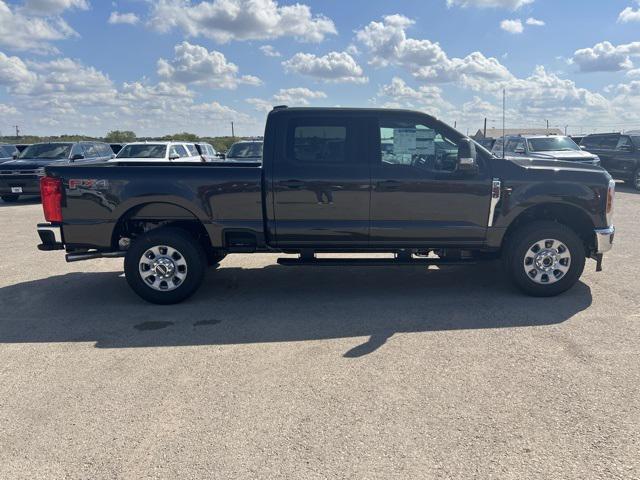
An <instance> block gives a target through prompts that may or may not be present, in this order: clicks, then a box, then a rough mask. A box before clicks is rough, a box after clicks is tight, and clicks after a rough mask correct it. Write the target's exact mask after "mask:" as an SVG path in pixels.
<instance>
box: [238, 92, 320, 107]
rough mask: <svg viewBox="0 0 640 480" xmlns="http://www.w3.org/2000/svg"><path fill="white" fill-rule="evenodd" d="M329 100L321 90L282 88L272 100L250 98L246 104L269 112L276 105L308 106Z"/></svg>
mask: <svg viewBox="0 0 640 480" xmlns="http://www.w3.org/2000/svg"><path fill="white" fill-rule="evenodd" d="M323 98H327V94H326V93H324V92H322V91H319V90H310V89H308V88H305V87H294V88H282V89H280V90H278V92H277V93H276V94H274V95H273V96H272V97H271V98H270V99H268V100H265V99H262V98H248V99H247V100H246V102H247V103H248V104H250V105H253V107H254V108H255V109H256V110H258V111H260V112H269V111H271V109H272V108H273V106H274V105H288V106H290V107H291V106H306V105H309V103H310V102H311V101H313V100H318V99H323Z"/></svg>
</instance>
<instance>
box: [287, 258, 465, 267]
mask: <svg viewBox="0 0 640 480" xmlns="http://www.w3.org/2000/svg"><path fill="white" fill-rule="evenodd" d="M473 263H476V262H475V261H474V260H461V259H448V258H412V259H401V258H305V259H303V258H279V259H278V264H280V265H284V266H286V267H294V266H314V267H315V266H322V267H340V266H353V267H376V266H389V265H396V266H401V267H424V266H429V265H469V264H473Z"/></svg>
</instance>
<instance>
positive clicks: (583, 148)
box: [578, 145, 587, 152]
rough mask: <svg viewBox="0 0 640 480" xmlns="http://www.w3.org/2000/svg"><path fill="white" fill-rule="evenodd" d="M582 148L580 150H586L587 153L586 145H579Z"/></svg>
mask: <svg viewBox="0 0 640 480" xmlns="http://www.w3.org/2000/svg"><path fill="white" fill-rule="evenodd" d="M578 146H579V147H580V150H584V151H585V152H586V151H587V147H585V146H584V145H578Z"/></svg>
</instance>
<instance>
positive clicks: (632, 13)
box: [618, 7, 640, 23]
mask: <svg viewBox="0 0 640 480" xmlns="http://www.w3.org/2000/svg"><path fill="white" fill-rule="evenodd" d="M618 22H620V23H629V22H640V8H638V9H635V10H634V9H633V8H631V7H627V8H625V9H624V10H622V11H621V12H620V15H618Z"/></svg>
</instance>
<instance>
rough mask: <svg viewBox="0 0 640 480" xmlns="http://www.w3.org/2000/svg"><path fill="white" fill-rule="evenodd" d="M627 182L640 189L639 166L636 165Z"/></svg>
mask: <svg viewBox="0 0 640 480" xmlns="http://www.w3.org/2000/svg"><path fill="white" fill-rule="evenodd" d="M629 183H630V184H631V186H632V187H633V188H634V189H636V190H638V191H640V167H638V169H637V170H636V171H635V172H633V176H632V177H631V179H630V180H629Z"/></svg>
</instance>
